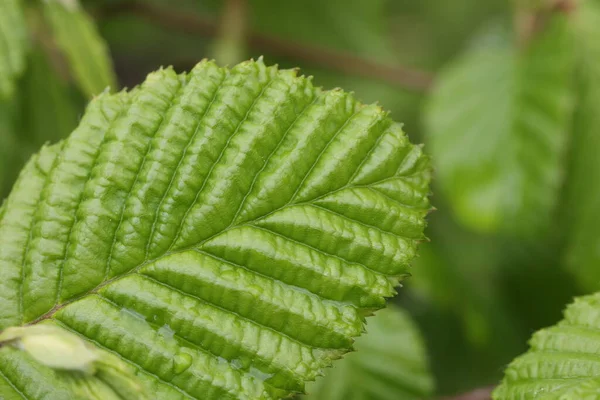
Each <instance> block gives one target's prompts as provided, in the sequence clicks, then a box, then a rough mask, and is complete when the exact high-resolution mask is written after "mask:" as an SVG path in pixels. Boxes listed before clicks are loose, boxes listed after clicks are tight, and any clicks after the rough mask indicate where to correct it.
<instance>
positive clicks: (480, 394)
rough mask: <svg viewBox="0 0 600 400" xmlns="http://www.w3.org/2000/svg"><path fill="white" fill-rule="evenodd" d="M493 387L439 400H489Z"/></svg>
mask: <svg viewBox="0 0 600 400" xmlns="http://www.w3.org/2000/svg"><path fill="white" fill-rule="evenodd" d="M493 390H494V387H493V386H489V387H486V388H481V389H476V390H473V391H472V392H469V393H465V394H461V395H458V396H450V397H443V398H441V399H439V400H491V398H492V391H493Z"/></svg>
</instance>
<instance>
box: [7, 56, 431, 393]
mask: <svg viewBox="0 0 600 400" xmlns="http://www.w3.org/2000/svg"><path fill="white" fill-rule="evenodd" d="M429 178H430V170H429V166H428V159H427V157H426V156H424V154H423V151H422V148H421V147H420V146H414V145H412V144H410V143H409V141H408V139H407V138H406V136H405V134H404V133H403V132H402V130H401V128H400V125H399V124H397V123H395V122H393V121H392V120H391V119H390V118H389V117H388V116H387V113H385V112H384V111H383V110H381V108H380V107H378V106H365V105H362V104H360V103H358V102H357V101H356V100H355V99H354V98H353V96H352V95H350V94H347V93H344V92H343V91H341V90H335V91H323V90H320V89H318V88H315V87H313V85H312V83H311V80H310V79H308V78H305V77H297V76H296V72H295V71H291V70H278V69H277V68H276V67H267V66H265V65H264V64H263V62H262V61H261V60H259V61H257V62H254V61H250V62H245V63H242V64H240V65H238V66H236V67H235V68H233V69H231V70H229V69H225V68H219V67H218V66H216V65H215V64H214V63H213V62H208V61H203V62H201V63H200V64H198V65H197V66H196V67H195V68H194V69H193V70H192V71H191V72H189V73H187V74H181V75H177V74H176V73H175V72H173V70H172V69H163V70H160V71H157V72H155V73H152V74H150V75H149V76H148V78H147V79H146V81H145V82H144V83H143V84H142V85H141V86H140V87H138V88H135V89H133V90H132V91H130V92H121V93H118V94H115V95H110V94H103V95H101V96H99V97H97V98H95V99H94V100H93V101H92V102H91V103H90V105H89V106H88V109H87V111H86V113H85V115H84V117H83V119H82V121H81V123H80V125H79V127H78V128H77V129H75V131H74V132H73V133H72V134H71V135H70V136H69V138H67V139H66V140H65V141H63V142H61V143H58V144H55V145H52V146H48V147H44V148H43V149H42V150H41V152H40V153H39V154H37V155H35V156H34V157H33V158H32V159H31V161H30V162H29V163H28V164H27V166H26V167H25V168H24V170H23V172H22V173H21V175H20V177H19V179H18V181H17V183H16V185H15V187H14V189H13V191H12V193H11V195H10V196H9V198H8V200H7V203H6V206H5V207H6V208H5V210H4V214H3V215H2V218H1V219H0V238H1V239H0V302H1V303H2V304H3V307H2V308H0V329H3V328H7V327H10V326H21V325H23V324H34V325H35V324H37V323H39V322H42V321H48V320H49V321H52V322H53V323H55V324H58V325H59V326H61V327H63V328H64V329H66V330H68V331H70V332H73V333H76V334H78V335H80V336H81V337H82V338H84V339H86V340H88V341H89V342H90V343H92V344H94V345H96V346H97V347H98V348H100V349H103V350H105V351H107V352H109V353H112V354H113V355H114V356H116V357H119V358H120V359H121V360H123V361H124V362H126V363H127V364H128V365H130V366H131V367H133V368H135V369H136V371H137V377H138V378H139V379H140V381H141V383H142V384H143V385H144V386H145V387H146V389H147V391H148V393H153V394H155V395H156V398H160V399H180V398H181V399H205V400H210V399H219V400H227V399H277V398H280V397H284V396H287V395H289V394H290V393H293V392H302V391H303V390H304V385H305V382H306V381H310V380H313V379H314V378H315V377H316V376H317V375H318V374H319V373H320V371H322V370H323V368H325V367H328V366H330V365H331V363H332V361H333V360H335V359H338V358H340V357H341V356H342V355H343V354H344V353H346V352H348V351H350V350H351V349H352V345H353V340H354V338H355V337H357V336H358V335H360V334H361V332H362V331H363V329H364V317H365V316H366V315H369V314H370V313H371V312H372V311H373V310H375V309H378V308H382V307H384V306H385V298H386V297H389V296H392V295H394V294H395V290H394V286H396V285H397V284H398V283H399V280H400V278H401V277H402V276H404V275H406V274H407V271H408V267H409V264H410V262H411V259H412V258H413V257H414V255H415V251H416V247H417V244H418V242H419V241H421V240H422V239H423V238H424V236H423V229H424V226H425V222H424V218H425V215H426V214H427V212H428V209H429V208H430V206H429V202H428V199H427V195H428V191H429V189H428V183H429ZM2 357H6V355H5V354H4V350H0V359H1V358H2ZM5 365H6V364H5V363H3V362H1V360H0V373H1V374H2V375H0V376H4V377H5V379H4V381H0V388H4V390H10V387H14V388H18V390H20V391H21V392H22V393H24V394H25V395H26V396H28V397H29V398H31V399H36V398H38V397H36V396H37V394H36V393H37V392H36V386H35V385H32V384H31V381H28V380H27V379H26V378H22V375H19V374H16V373H14V369H10V368H8V367H5ZM19 368H20V369H22V370H23V371H27V370H28V368H32V369H33V368H37V367H35V366H33V365H31V366H28V365H26V363H25V364H23V365H21V366H20V367H19ZM45 384H48V385H51V382H49V381H45ZM1 385H5V386H1ZM7 388H8V389H7ZM0 390H1V389H0Z"/></svg>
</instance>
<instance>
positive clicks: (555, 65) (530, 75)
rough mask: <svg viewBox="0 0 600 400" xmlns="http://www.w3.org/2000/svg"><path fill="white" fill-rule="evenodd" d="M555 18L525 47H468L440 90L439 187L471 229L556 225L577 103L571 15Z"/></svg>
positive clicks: (434, 111) (430, 122) (434, 112)
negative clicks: (573, 86)
mask: <svg viewBox="0 0 600 400" xmlns="http://www.w3.org/2000/svg"><path fill="white" fill-rule="evenodd" d="M546 25H548V26H546V27H545V28H544V29H545V31H544V32H543V33H542V34H541V35H539V37H537V38H535V40H534V41H533V43H530V44H528V47H527V48H526V49H518V48H517V49H515V48H513V47H511V46H502V47H495V46H494V47H486V48H477V49H476V50H473V51H471V52H469V53H467V54H466V55H465V56H463V57H461V58H459V59H458V60H457V61H456V62H454V63H453V64H452V65H451V66H450V67H448V68H447V69H446V70H445V71H444V72H443V73H442V74H441V76H440V77H439V78H438V82H437V87H436V89H435V91H434V93H433V94H432V98H431V102H430V104H429V106H428V109H427V111H426V114H425V118H426V124H427V128H428V129H427V130H428V134H429V138H428V140H429V142H430V144H431V152H432V155H433V160H434V163H435V165H436V167H437V172H438V177H439V179H440V186H441V189H442V190H443V191H444V192H445V193H446V195H447V196H448V199H449V200H450V205H451V206H452V208H453V210H454V212H455V213H456V215H457V217H458V218H459V220H460V221H461V222H462V223H464V224H465V225H466V226H468V227H470V228H472V229H475V230H479V231H482V232H498V231H508V232H511V233H513V232H514V233H517V234H519V233H520V232H527V233H529V232H532V233H534V234H539V233H540V232H545V231H546V230H547V229H548V227H549V226H550V225H551V224H550V222H551V218H552V215H553V214H554V209H555V206H556V199H557V197H558V190H559V188H560V185H561V180H562V175H563V174H562V172H563V166H562V162H563V159H564V153H565V149H566V143H567V140H566V138H567V133H568V125H569V122H570V114H571V109H572V103H573V102H572V94H571V76H572V74H571V68H572V58H573V53H572V52H571V51H570V50H571V49H572V42H571V40H570V30H569V29H568V28H569V26H568V24H567V23H566V21H564V18H563V17H556V18H553V20H552V21H546ZM507 42H508V41H507ZM532 210H535V212H532Z"/></svg>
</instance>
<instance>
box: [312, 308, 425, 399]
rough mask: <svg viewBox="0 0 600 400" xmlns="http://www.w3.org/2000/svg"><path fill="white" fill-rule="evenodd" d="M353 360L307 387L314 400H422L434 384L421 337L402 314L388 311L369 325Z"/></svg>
mask: <svg viewBox="0 0 600 400" xmlns="http://www.w3.org/2000/svg"><path fill="white" fill-rule="evenodd" d="M367 332H368V334H367V335H366V336H364V337H361V338H359V339H358V340H357V341H356V350H357V353H354V354H350V355H349V356H347V357H346V358H344V359H343V360H342V361H340V362H338V363H336V364H335V365H334V367H333V369H331V370H329V371H326V372H325V376H324V377H323V378H320V379H318V380H317V381H316V382H315V383H313V384H311V385H310V386H308V387H307V390H306V391H307V393H308V394H309V396H308V399H314V400H319V399H322V400H353V399H360V400H369V399H373V400H396V399H402V400H411V399H414V400H421V399H424V398H427V397H429V396H431V394H432V392H433V379H432V377H431V374H430V372H429V367H428V365H427V356H426V354H425V346H424V344H423V341H422V339H421V335H420V333H419V331H418V329H417V327H416V325H415V324H414V323H413V321H412V320H411V319H410V316H409V315H408V313H406V312H405V311H403V310H402V309H400V308H398V307H395V306H390V307H389V308H388V309H386V310H382V311H381V312H379V313H378V314H377V315H376V316H375V317H374V318H372V319H370V320H369V322H368V324H367Z"/></svg>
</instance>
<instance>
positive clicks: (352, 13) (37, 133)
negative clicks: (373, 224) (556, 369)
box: [0, 0, 600, 398]
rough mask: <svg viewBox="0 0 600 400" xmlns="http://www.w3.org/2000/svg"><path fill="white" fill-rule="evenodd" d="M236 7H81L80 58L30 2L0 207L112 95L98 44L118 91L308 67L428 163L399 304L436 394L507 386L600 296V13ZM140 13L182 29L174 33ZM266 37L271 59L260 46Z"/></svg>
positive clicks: (503, 7) (1, 165) (589, 1)
mask: <svg viewBox="0 0 600 400" xmlns="http://www.w3.org/2000/svg"><path fill="white" fill-rule="evenodd" d="M41 3H42V2H40V4H41ZM225 3H226V2H225V1H219V0H206V1H196V0H179V1H174V2H169V3H168V4H167V2H164V1H160V0H146V1H144V2H143V4H144V5H145V6H144V7H139V3H134V2H130V1H124V0H88V1H83V4H82V5H83V6H84V7H85V10H86V11H87V12H88V13H89V14H90V15H92V16H93V17H94V20H95V24H96V27H97V28H94V27H93V25H91V20H88V19H87V18H88V17H87V16H86V17H83V18H84V19H83V20H81V21H78V22H77V24H79V25H78V27H74V28H73V29H76V30H75V32H80V31H81V30H90V29H91V32H92V33H89V34H86V35H81V38H80V39H81V40H83V41H87V42H83V43H79V44H78V45H77V46H75V47H74V48H71V49H70V48H69V44H68V43H67V44H65V43H61V41H62V42H64V41H65V40H66V39H65V38H64V35H65V33H59V32H55V33H54V36H53V35H51V34H48V32H51V31H52V24H53V22H52V21H53V18H60V16H54V15H53V16H50V17H49V18H46V19H44V17H43V15H44V10H43V7H48V6H47V5H44V6H40V5H39V4H38V3H37V2H35V1H31V2H27V7H26V8H27V10H26V11H27V12H26V15H25V18H24V20H25V21H26V24H27V26H28V35H29V38H28V40H27V44H26V45H25V47H24V49H26V50H24V51H26V54H27V56H26V62H25V63H24V65H26V67H24V68H22V71H21V72H20V73H17V74H16V75H17V76H18V79H17V80H16V81H15V85H16V86H15V90H13V91H12V93H11V94H9V95H6V96H3V97H2V99H1V100H0V193H1V194H2V196H4V195H6V194H7V193H8V191H9V190H10V187H11V185H12V182H13V181H14V178H15V176H16V174H17V173H18V171H19V170H20V169H21V167H22V166H23V164H24V162H25V161H26V160H27V158H28V157H29V155H30V154H31V153H33V152H34V151H37V149H38V148H39V147H40V145H41V144H43V143H44V142H46V141H51V142H55V141H56V140H57V139H60V138H62V137H65V136H66V135H67V134H69V133H70V132H71V131H72V129H73V128H74V127H75V126H76V124H77V121H78V119H79V117H80V116H81V114H82V113H83V110H84V105H85V102H86V101H85V99H86V97H90V96H93V95H94V94H97V93H98V91H99V89H98V88H102V87H105V86H106V85H107V84H108V85H110V84H111V82H113V80H114V79H115V78H114V76H113V73H112V72H111V71H110V69H109V66H107V65H108V64H106V62H104V61H102V60H101V58H102V57H97V56H94V57H92V58H86V57H85V55H81V54H77V49H81V48H82V44H83V45H84V47H85V45H86V43H87V44H89V43H90V41H92V42H93V45H92V46H91V48H92V49H93V52H95V53H94V54H98V52H99V54H102V52H103V51H104V50H103V48H104V47H103V46H104V44H102V42H96V40H101V39H100V37H101V38H103V39H104V40H105V42H106V46H107V48H108V50H109V51H110V57H111V60H112V61H110V62H112V63H113V64H114V68H115V71H116V73H115V75H116V77H117V78H116V79H118V84H114V83H113V84H112V86H113V87H112V89H113V90H117V89H120V88H122V87H132V86H134V85H136V84H138V83H140V82H141V81H142V80H143V78H144V77H145V75H146V74H147V73H148V72H150V71H153V70H156V69H157V68H158V67H160V66H163V65H174V67H175V68H176V70H180V71H182V70H189V69H190V68H191V67H192V66H193V65H194V64H195V63H196V62H198V61H199V60H200V59H202V58H206V57H208V58H211V57H214V56H216V55H220V58H219V59H217V61H218V62H219V63H221V64H234V63H237V62H239V61H241V60H244V59H247V58H250V57H254V58H256V57H258V56H260V55H264V57H265V60H266V62H267V63H268V64H272V63H278V64H280V65H281V66H282V67H295V66H301V67H302V72H303V73H304V74H308V75H314V76H315V77H316V78H315V83H316V85H317V86H323V87H324V88H327V89H331V88H334V87H343V88H344V89H345V90H349V91H350V90H352V91H354V92H355V93H356V96H357V97H358V98H359V99H361V100H362V101H363V102H366V103H369V102H375V101H377V102H379V103H380V104H381V105H383V107H384V108H386V109H389V110H390V111H391V114H392V117H394V118H395V119H396V120H399V121H402V122H404V123H405V130H406V132H408V134H409V135H410V136H411V140H412V141H413V142H422V143H424V144H425V148H426V149H427V151H428V152H430V153H433V159H434V164H436V166H437V168H438V171H437V172H436V178H435V180H434V193H433V203H434V204H435V205H436V208H437V211H436V212H435V213H433V214H432V215H431V216H430V218H429V228H428V237H429V238H430V239H431V243H426V244H424V245H422V247H421V256H420V258H419V259H418V261H417V262H416V265H415V266H414V268H413V277H412V278H411V279H409V280H408V281H406V282H405V289H403V290H401V291H400V295H399V296H398V297H397V298H396V299H394V300H393V301H394V302H395V303H397V304H398V305H400V306H402V307H403V308H404V309H405V310H407V311H408V312H409V313H410V314H411V315H412V317H413V318H414V320H415V321H416V322H417V324H418V326H419V328H420V331H421V332H422V335H423V337H424V340H423V342H424V345H425V348H426V352H427V353H428V357H429V364H430V367H431V369H432V371H433V374H434V381H435V382H436V388H437V390H436V393H437V394H439V395H450V394H454V393H458V392H461V391H465V390H469V389H471V388H474V387H479V386H486V385H491V384H496V383H497V382H499V381H500V379H501V378H502V375H503V370H504V368H505V366H506V365H507V364H508V363H509V362H510V361H511V360H512V359H513V358H515V356H517V355H518V354H521V353H523V352H524V351H525V350H526V343H527V340H528V339H529V337H530V335H531V333H532V332H533V331H535V330H537V329H539V328H541V327H545V326H548V325H552V324H554V323H556V322H557V321H558V320H559V319H561V312H562V309H563V308H564V306H565V305H566V304H567V303H569V302H570V301H571V299H572V298H573V296H576V295H580V294H584V293H591V292H593V291H595V290H597V289H599V288H600V273H599V272H598V269H597V265H598V261H600V250H599V248H600V243H599V240H600V239H598V238H599V237H600V234H599V233H600V232H599V230H600V212H599V211H598V209H599V207H600V181H599V179H600V175H599V174H600V172H599V171H600V165H599V161H598V160H599V158H598V156H597V153H598V151H599V150H600V141H599V139H598V138H599V137H600V136H599V129H600V120H599V117H598V115H599V114H598V111H597V107H598V106H597V105H598V104H599V101H598V100H599V99H600V81H599V80H598V79H599V78H600V66H599V65H600V64H599V62H600V58H599V57H600V46H599V45H598V43H600V28H599V26H600V24H598V22H600V4H598V3H597V1H595V0H581V1H580V2H577V3H576V6H575V9H574V10H570V11H564V10H558V11H557V10H554V9H552V10H550V8H551V6H549V5H547V4H546V3H548V4H549V3H552V2H542V3H544V4H542V5H539V6H538V7H540V8H538V9H526V10H525V11H523V9H522V7H520V5H519V4H518V3H519V2H518V1H515V2H510V1H507V0H486V1H480V0H453V1H445V0H421V1H413V0H373V1H364V0H307V1H279V0H252V1H248V2H247V3H246V8H245V12H243V13H241V14H240V15H241V16H240V15H237V16H236V15H235V14H233V16H230V15H229V14H228V13H227V12H226V10H227V8H226V4H225ZM229 3H236V2H229ZM239 3H241V2H239ZM515 3H517V4H516V5H515ZM574 3H575V2H574ZM38 6H39V7H38ZM146 7H156V8H157V9H164V10H165V14H166V15H175V16H179V17H181V16H184V17H187V18H183V19H179V20H171V21H169V18H168V17H166V16H165V15H163V16H162V17H161V15H160V13H157V14H154V15H149V14H148V13H147V12H144V11H143V10H144V9H145V8H146ZM544 7H546V8H544ZM515 9H516V11H515ZM0 12H1V11H0ZM46 12H48V11H47V10H46ZM520 12H525V13H528V12H529V13H532V14H536V15H537V14H538V13H539V15H542V17H541V19H542V20H543V21H542V22H541V23H540V24H538V25H539V26H538V28H539V29H538V30H539V32H537V31H536V32H534V33H533V34H532V35H531V38H529V39H528V43H525V44H523V43H521V40H520V39H521V38H520V37H519V35H520V34H519V33H518V29H516V28H518V19H517V23H515V22H514V21H515V14H517V15H518V14H519V13H520ZM227 16H229V17H231V18H229V19H228V18H227ZM182 21H183V22H182ZM177 22H179V23H177ZM194 24H196V25H199V26H200V28H198V29H192V28H193V26H192V28H190V26H191V25H194ZM203 24H204V25H205V26H204V28H202V26H203ZM55 25H58V26H61V25H60V23H55ZM515 25H517V26H515ZM194 26H195V25H194ZM232 26H242V27H244V26H245V29H242V30H241V33H236V29H234V28H232ZM96 29H97V31H96ZM516 31H517V33H514V32H516ZM96 34H99V37H98V38H95V37H94V35H96ZM61 35H62V36H61ZM66 35H67V37H68V33H67V34H66ZM75 36H77V35H75ZM257 36H258V37H259V38H265V37H266V38H272V39H276V41H275V42H268V41H267V42H265V41H264V40H263V41H261V40H255V39H249V38H251V37H257ZM273 43H276V45H273ZM281 44H283V48H284V49H286V46H287V50H286V51H282V47H281ZM298 46H301V48H305V47H307V46H308V48H316V49H318V50H319V54H320V55H323V54H324V55H325V56H324V57H325V61H323V57H307V54H306V53H304V52H302V51H299V50H298ZM339 52H343V53H344V54H350V55H353V56H358V57H360V58H361V59H364V60H369V61H370V62H372V63H378V64H379V65H386V66H394V67H395V66H400V65H401V66H404V67H410V68H411V69H414V70H419V71H423V73H424V74H426V75H431V76H432V77H433V81H434V86H433V87H432V88H429V87H428V88H423V89H422V90H415V89H414V88H411V89H407V88H405V87H403V85H399V84H394V83H390V82H389V79H388V78H387V77H386V76H383V75H381V76H379V75H378V73H377V71H376V70H374V69H373V71H372V73H369V74H362V76H359V74H357V73H355V72H352V71H355V70H353V69H352V68H350V69H345V68H340V67H339V65H338V66H336V65H334V64H335V63H332V62H331V59H335V58H336V56H337V54H338V53H339ZM57 54H58V55H57ZM99 58H100V59H99ZM223 58H227V59H223ZM86 60H87V61H86ZM90 60H91V61H90ZM86 62H90V63H91V64H90V65H82V64H84V63H86ZM85 71H89V73H90V74H94V76H91V77H89V76H86V74H85ZM396 71H399V69H396ZM366 75H369V76H366ZM42 88H43V89H42ZM443 113H445V114H447V115H441V114H443ZM521 114H522V115H521ZM513 154H517V155H518V157H517V156H515V157H514V158H515V159H518V161H514V160H511V157H512V155H513ZM519 157H520V158H519ZM519 160H520V161H519ZM515 177H516V178H515ZM515 181H518V183H517V184H515V183H514V182H515ZM540 182H541V183H540ZM490 187H492V188H491V189H490ZM448 188H451V190H449V189H448ZM528 191H535V193H536V195H535V196H529V195H527V193H528ZM473 193H475V194H478V195H480V197H476V198H473V197H472V196H473ZM523 193H525V194H523ZM469 196H471V197H469ZM520 196H523V197H524V200H523V201H522V202H520V203H519V206H518V207H513V206H514V204H513V203H514V202H515V201H516V200H515V199H516V198H519V197H520ZM465 198H467V199H466V200H465ZM465 204H467V205H466V206H465ZM479 206H481V208H482V209H480V208H479ZM490 208H491V209H492V210H491V211H490ZM515 208H517V210H515ZM490 212H493V213H494V217H493V221H494V223H490V218H489V215H488V213H490ZM466 216H468V217H466ZM496 222H498V223H496ZM500 222H501V223H500ZM373 398H379V397H377V396H375V397H373Z"/></svg>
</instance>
